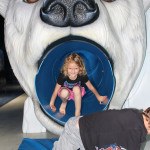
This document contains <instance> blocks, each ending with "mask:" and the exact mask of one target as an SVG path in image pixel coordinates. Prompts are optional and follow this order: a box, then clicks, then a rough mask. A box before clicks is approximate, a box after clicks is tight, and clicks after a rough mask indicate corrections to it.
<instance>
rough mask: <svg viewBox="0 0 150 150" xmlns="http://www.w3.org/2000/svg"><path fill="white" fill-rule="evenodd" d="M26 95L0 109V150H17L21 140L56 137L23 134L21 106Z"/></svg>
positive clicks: (40, 134) (51, 136)
mask: <svg viewBox="0 0 150 150" xmlns="http://www.w3.org/2000/svg"><path fill="white" fill-rule="evenodd" d="M25 99H26V95H25V94H23V95H21V96H19V97H17V98H15V99H14V100H12V101H10V102H9V103H7V104H6V105H4V106H2V107H0V150H17V149H18V146H19V145H20V143H21V141H22V139H23V138H34V139H36V138H38V139H42V138H44V139H45V138H53V137H57V136H56V135H54V134H52V133H49V132H46V133H36V134H35V133H34V134H23V133H22V120H23V105H24V101H25Z"/></svg>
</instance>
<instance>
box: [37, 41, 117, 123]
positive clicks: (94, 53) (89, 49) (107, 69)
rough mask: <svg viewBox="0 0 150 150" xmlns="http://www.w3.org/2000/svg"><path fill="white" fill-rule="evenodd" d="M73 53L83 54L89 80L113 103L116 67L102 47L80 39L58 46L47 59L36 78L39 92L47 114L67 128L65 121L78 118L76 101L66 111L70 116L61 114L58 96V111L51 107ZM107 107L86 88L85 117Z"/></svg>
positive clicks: (83, 104)
mask: <svg viewBox="0 0 150 150" xmlns="http://www.w3.org/2000/svg"><path fill="white" fill-rule="evenodd" d="M70 53H77V54H79V55H80V56H81V57H82V58H83V60H84V63H85V67H86V71H87V74H88V77H89V79H90V81H91V82H92V84H93V85H94V86H95V88H96V89H97V90H98V92H99V93H100V94H101V95H107V97H108V98H109V102H110V101H111V98H112V95H113V92H114V87H115V80H114V75H113V71H112V67H111V64H110V61H109V59H108V57H107V56H106V55H105V53H104V52H103V50H102V48H100V47H98V46H95V45H94V44H91V43H90V42H86V41H80V40H70V41H66V42H62V43H60V44H58V45H57V46H54V47H53V48H52V49H51V50H50V51H49V52H48V53H47V55H46V56H45V57H44V58H43V61H42V63H41V64H40V66H39V70H38V73H37V75H36V77H35V89H36V94H37V97H38V100H39V102H40V105H41V107H42V108H43V110H44V112H45V113H46V114H47V115H48V116H50V118H52V119H53V120H54V121H56V122H57V123H59V124H61V125H64V124H65V122H66V121H67V120H68V119H69V118H70V117H72V116H74V112H75V106H74V101H69V102H68V104H67V108H66V115H64V116H63V115H61V114H60V113H59V107H60V104H61V100H60V98H59V97H57V99H56V101H55V106H56V108H57V111H56V112H55V113H54V112H52V111H51V109H50V107H49V102H50V98H51V95H52V93H53V90H54V88H55V85H56V81H57V77H58V75H59V73H60V68H61V66H62V64H63V62H64V59H65V58H66V56H68V55H69V54H70ZM108 105H109V103H108V104H107V105H104V104H99V102H98V101H97V99H96V97H95V95H94V94H93V93H92V92H91V91H89V90H88V89H86V94H85V96H84V97H83V99H82V108H81V115H85V114H90V113H93V112H97V111H103V110H105V109H107V107H108Z"/></svg>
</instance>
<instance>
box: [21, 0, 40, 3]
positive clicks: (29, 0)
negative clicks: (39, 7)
mask: <svg viewBox="0 0 150 150" xmlns="http://www.w3.org/2000/svg"><path fill="white" fill-rule="evenodd" d="M23 1H24V2H26V3H35V2H37V1H39V0H23Z"/></svg>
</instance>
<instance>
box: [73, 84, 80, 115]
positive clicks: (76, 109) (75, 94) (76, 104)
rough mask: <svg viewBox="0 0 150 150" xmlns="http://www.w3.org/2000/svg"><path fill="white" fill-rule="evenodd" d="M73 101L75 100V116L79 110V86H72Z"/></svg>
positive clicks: (78, 113)
mask: <svg viewBox="0 0 150 150" xmlns="http://www.w3.org/2000/svg"><path fill="white" fill-rule="evenodd" d="M73 93H74V101H75V116H80V111H81V98H82V95H81V88H80V87H79V86H75V87H73Z"/></svg>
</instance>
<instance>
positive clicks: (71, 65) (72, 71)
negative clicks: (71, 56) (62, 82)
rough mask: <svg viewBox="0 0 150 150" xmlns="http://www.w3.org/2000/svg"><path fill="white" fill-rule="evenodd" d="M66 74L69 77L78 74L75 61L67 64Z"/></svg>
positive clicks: (74, 76) (78, 69)
mask: <svg viewBox="0 0 150 150" xmlns="http://www.w3.org/2000/svg"><path fill="white" fill-rule="evenodd" d="M67 71H68V76H69V77H71V78H76V77H77V75H78V74H79V71H80V68H79V66H78V65H77V64H76V63H75V62H71V63H69V64H68V68H67Z"/></svg>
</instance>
